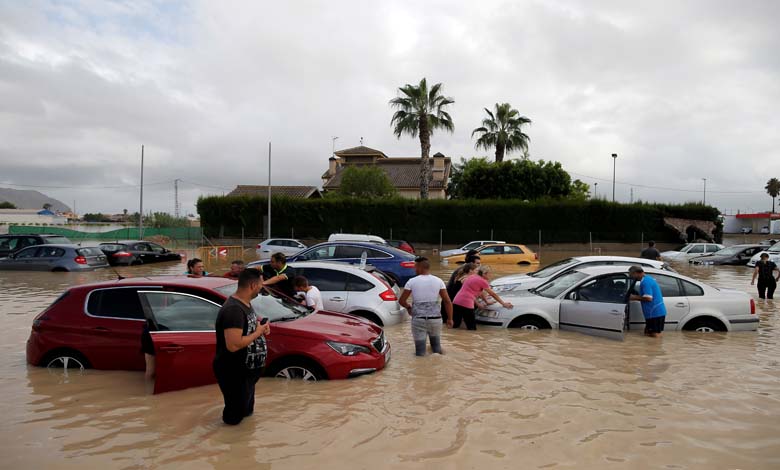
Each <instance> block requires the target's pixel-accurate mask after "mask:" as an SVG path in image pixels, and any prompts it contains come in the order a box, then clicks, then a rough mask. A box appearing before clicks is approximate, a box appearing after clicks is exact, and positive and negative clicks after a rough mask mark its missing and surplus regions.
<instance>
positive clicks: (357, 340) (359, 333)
mask: <svg viewBox="0 0 780 470" xmlns="http://www.w3.org/2000/svg"><path fill="white" fill-rule="evenodd" d="M274 328H279V329H280V330H282V331H283V332H284V333H287V334H294V335H298V336H305V337H307V338H313V339H320V338H322V339H325V340H330V341H342V342H345V343H354V344H367V343H370V342H371V340H372V339H374V338H376V337H377V336H379V334H380V333H381V332H382V328H380V327H379V326H377V325H375V324H374V323H372V322H369V321H368V320H363V319H362V318H358V317H354V316H352V315H346V314H342V313H334V312H317V313H313V314H311V315H307V316H305V317H303V318H299V319H297V320H292V321H288V322H274V323H272V324H271V334H272V335H273V329H274Z"/></svg>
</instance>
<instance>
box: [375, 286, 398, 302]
mask: <svg viewBox="0 0 780 470" xmlns="http://www.w3.org/2000/svg"><path fill="white" fill-rule="evenodd" d="M379 297H380V298H381V299H382V300H385V301H387V302H395V301H396V300H398V297H396V296H395V292H393V289H387V290H386V291H384V292H382V293H381V294H379Z"/></svg>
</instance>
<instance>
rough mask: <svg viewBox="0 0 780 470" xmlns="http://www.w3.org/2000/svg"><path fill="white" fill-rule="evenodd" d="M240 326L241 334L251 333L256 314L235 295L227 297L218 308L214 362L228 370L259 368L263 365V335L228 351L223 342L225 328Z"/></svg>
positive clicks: (265, 352) (264, 346)
mask: <svg viewBox="0 0 780 470" xmlns="http://www.w3.org/2000/svg"><path fill="white" fill-rule="evenodd" d="M228 328H240V329H241V331H242V335H243V336H246V335H249V334H252V333H254V332H255V330H256V329H257V314H256V313H255V310H254V309H253V308H252V307H251V306H247V305H245V304H244V303H243V302H241V301H240V300H238V299H236V298H235V297H229V298H228V299H227V300H226V301H225V303H224V304H223V305H222V308H221V309H219V313H218V314H217V320H216V322H215V329H216V333H217V351H216V354H215V356H214V364H215V365H217V366H218V367H224V368H226V369H230V370H239V369H241V368H242V367H244V368H247V369H259V368H261V367H264V366H265V358H266V355H267V349H266V344H265V337H264V336H260V337H259V338H257V339H256V340H254V341H252V342H251V343H249V345H248V346H247V347H245V348H243V349H239V350H238V351H235V352H230V351H229V350H228V348H227V345H226V343H225V330H226V329H228Z"/></svg>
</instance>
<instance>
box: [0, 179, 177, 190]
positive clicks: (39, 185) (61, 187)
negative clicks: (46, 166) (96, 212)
mask: <svg viewBox="0 0 780 470" xmlns="http://www.w3.org/2000/svg"><path fill="white" fill-rule="evenodd" d="M171 181H173V180H167V181H158V182H156V183H144V186H156V185H161V184H171ZM0 185H2V186H16V187H19V188H39V189H125V188H140V187H141V185H140V184H123V185H117V186H88V185H78V186H48V185H42V184H17V183H6V182H4V181H0Z"/></svg>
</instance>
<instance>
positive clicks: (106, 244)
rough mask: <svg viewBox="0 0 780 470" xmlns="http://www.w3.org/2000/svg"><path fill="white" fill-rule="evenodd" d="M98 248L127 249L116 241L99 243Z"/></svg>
mask: <svg viewBox="0 0 780 470" xmlns="http://www.w3.org/2000/svg"><path fill="white" fill-rule="evenodd" d="M100 249H101V250H106V251H121V250H125V249H127V247H125V246H124V245H119V244H116V243H101V244H100Z"/></svg>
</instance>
